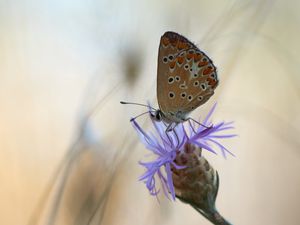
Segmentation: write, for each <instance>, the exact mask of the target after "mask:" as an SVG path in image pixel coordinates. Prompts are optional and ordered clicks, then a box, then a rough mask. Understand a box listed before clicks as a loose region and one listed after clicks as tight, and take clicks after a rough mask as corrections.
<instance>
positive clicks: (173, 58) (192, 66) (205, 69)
mask: <svg viewBox="0 0 300 225" xmlns="http://www.w3.org/2000/svg"><path fill="white" fill-rule="evenodd" d="M217 84H218V79H217V74H216V68H215V66H214V65H213V63H212V61H211V60H210V59H209V58H208V56H207V55H205V53H203V52H201V51H200V50H199V49H198V48H197V47H196V46H195V45H194V44H193V43H191V42H190V41H189V40H187V39H186V38H185V37H183V36H181V35H179V34H177V33H174V32H166V33H165V34H164V35H163V36H162V37H161V40H160V45H159V54H158V72H157V99H158V104H159V107H160V109H161V110H162V111H163V112H173V113H176V112H178V111H181V112H184V113H188V112H190V111H192V110H193V109H195V108H197V107H198V106H200V105H202V104H204V103H205V102H206V101H207V100H208V99H209V97H210V96H212V95H213V93H214V89H215V88H216V86H217Z"/></svg>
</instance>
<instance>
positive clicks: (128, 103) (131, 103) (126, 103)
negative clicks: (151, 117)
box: [120, 101, 156, 111]
mask: <svg viewBox="0 0 300 225" xmlns="http://www.w3.org/2000/svg"><path fill="white" fill-rule="evenodd" d="M120 103H121V104H123V105H140V106H145V107H147V108H150V109H152V110H154V111H156V109H155V108H153V107H151V106H149V105H145V104H140V103H136V102H123V101H120Z"/></svg>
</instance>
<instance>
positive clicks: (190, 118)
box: [187, 117, 212, 128]
mask: <svg viewBox="0 0 300 225" xmlns="http://www.w3.org/2000/svg"><path fill="white" fill-rule="evenodd" d="M187 120H192V121H194V122H195V123H197V124H199V125H200V126H202V127H205V128H212V125H211V126H209V127H208V126H205V125H204V124H202V123H199V122H198V121H197V120H194V119H193V118H192V117H189V118H187Z"/></svg>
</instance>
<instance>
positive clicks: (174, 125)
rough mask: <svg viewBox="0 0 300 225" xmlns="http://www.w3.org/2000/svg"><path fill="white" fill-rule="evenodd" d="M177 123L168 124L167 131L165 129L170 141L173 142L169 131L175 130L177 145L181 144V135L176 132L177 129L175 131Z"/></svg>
mask: <svg viewBox="0 0 300 225" xmlns="http://www.w3.org/2000/svg"><path fill="white" fill-rule="evenodd" d="M177 125H178V123H170V124H169V125H168V126H167V128H166V131H165V133H166V135H167V137H168V139H169V141H170V143H173V142H172V140H171V137H170V136H169V134H168V133H169V132H170V131H173V132H174V135H175V137H176V141H177V145H176V146H178V145H179V137H178V134H177V133H176V131H175V129H174V128H175V127H176V126H177Z"/></svg>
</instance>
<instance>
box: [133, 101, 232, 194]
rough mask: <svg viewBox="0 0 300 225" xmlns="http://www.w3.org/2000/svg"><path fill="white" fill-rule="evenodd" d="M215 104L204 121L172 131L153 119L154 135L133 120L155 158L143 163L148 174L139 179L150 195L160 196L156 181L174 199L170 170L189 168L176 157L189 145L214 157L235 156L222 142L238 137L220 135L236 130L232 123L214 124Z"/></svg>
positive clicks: (189, 123)
mask: <svg viewBox="0 0 300 225" xmlns="http://www.w3.org/2000/svg"><path fill="white" fill-rule="evenodd" d="M215 107H216V104H215V105H214V106H213V107H212V109H211V110H210V111H209V113H208V114H207V116H206V117H205V118H204V120H202V121H199V123H201V124H202V125H199V124H198V123H196V122H190V121H188V123H186V124H188V125H187V126H184V125H183V124H178V125H177V126H176V127H175V128H174V129H173V130H172V131H170V132H166V125H165V124H164V123H163V122H157V121H154V120H152V124H153V127H154V132H145V131H144V130H143V129H142V128H141V127H140V126H139V124H138V123H137V122H136V120H132V123H133V126H134V127H135V129H136V131H137V133H138V134H139V136H140V139H141V141H142V142H143V143H144V145H145V146H146V148H147V149H148V150H150V151H151V152H152V153H153V154H154V156H155V157H156V158H155V159H154V160H153V161H149V162H140V164H141V165H142V166H144V167H145V168H146V172H145V173H144V174H143V175H142V176H141V177H140V180H141V181H144V182H145V184H146V187H147V188H148V190H149V192H150V194H151V195H157V194H158V193H159V189H158V188H157V185H156V181H157V179H158V180H159V181H160V183H161V186H162V189H163V191H164V193H165V195H166V196H167V197H168V196H169V194H171V197H172V199H174V200H175V189H174V184H173V178H172V171H171V170H174V169H175V170H177V171H178V170H182V169H185V168H186V167H187V166H188V165H184V164H182V163H181V164H180V165H179V164H178V163H177V162H176V157H178V155H179V154H180V153H181V152H182V151H184V148H185V147H186V145H194V146H196V147H198V148H201V149H205V150H208V151H210V152H212V153H214V154H217V153H218V150H219V151H221V153H222V155H223V156H224V157H226V155H227V154H230V155H233V154H232V153H231V152H230V151H229V150H228V149H227V148H225V147H224V146H223V145H222V144H221V143H220V142H219V140H220V139H222V138H231V137H234V136H236V135H235V134H220V132H221V131H226V130H230V129H233V126H232V122H230V123H225V122H219V123H215V124H213V123H212V121H211V116H212V114H213V112H214V110H215Z"/></svg>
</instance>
